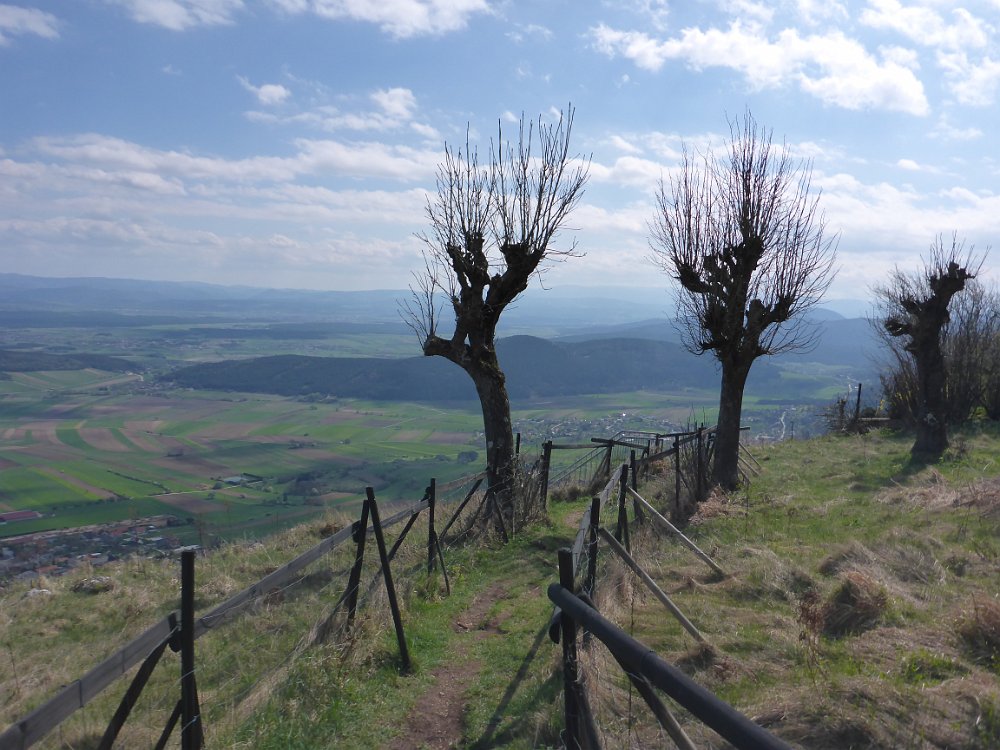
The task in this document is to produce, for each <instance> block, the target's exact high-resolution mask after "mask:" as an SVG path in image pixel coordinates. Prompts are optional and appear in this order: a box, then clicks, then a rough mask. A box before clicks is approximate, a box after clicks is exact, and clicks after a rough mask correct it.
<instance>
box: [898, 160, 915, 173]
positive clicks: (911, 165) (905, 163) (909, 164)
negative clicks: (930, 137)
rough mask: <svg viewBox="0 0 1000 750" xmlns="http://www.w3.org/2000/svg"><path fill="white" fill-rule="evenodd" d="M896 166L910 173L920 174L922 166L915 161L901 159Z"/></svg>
mask: <svg viewBox="0 0 1000 750" xmlns="http://www.w3.org/2000/svg"><path fill="white" fill-rule="evenodd" d="M896 166H897V167H899V168H900V169H905V170H907V171H909V172H919V171H920V170H921V166H920V165H919V164H917V163H916V162H915V161H913V159H900V160H899V161H897V162H896Z"/></svg>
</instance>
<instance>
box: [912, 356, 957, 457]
mask: <svg viewBox="0 0 1000 750" xmlns="http://www.w3.org/2000/svg"><path fill="white" fill-rule="evenodd" d="M922 339H923V340H917V341H914V343H913V349H912V351H913V354H914V359H915V360H916V364H917V410H916V411H917V413H916V431H917V436H916V440H915V441H914V442H913V447H912V448H911V449H910V455H911V456H912V457H913V458H914V459H917V460H921V461H925V460H932V459H936V458H939V457H940V456H941V454H942V453H944V451H945V449H946V448H947V447H948V425H947V419H946V415H945V380H946V376H945V362H944V354H943V353H942V352H941V342H940V337H939V336H924V337H922ZM918 347H919V351H917V348H918Z"/></svg>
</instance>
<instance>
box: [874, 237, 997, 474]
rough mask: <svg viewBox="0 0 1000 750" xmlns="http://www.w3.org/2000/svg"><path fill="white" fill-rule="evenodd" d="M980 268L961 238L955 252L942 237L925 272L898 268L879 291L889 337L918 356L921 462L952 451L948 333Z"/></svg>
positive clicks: (916, 448)
mask: <svg viewBox="0 0 1000 750" xmlns="http://www.w3.org/2000/svg"><path fill="white" fill-rule="evenodd" d="M980 265H982V259H981V258H976V257H975V256H974V255H973V251H972V248H970V249H969V251H968V252H966V250H965V246H964V243H961V242H959V241H958V238H957V237H952V241H951V247H950V248H949V247H946V246H945V244H944V241H943V240H942V238H941V237H938V238H937V239H936V240H935V241H934V244H933V245H931V248H930V252H929V254H928V259H927V261H926V262H925V263H924V268H923V271H922V272H920V273H905V272H903V271H900V270H899V269H898V268H897V269H896V270H895V271H893V273H892V275H891V276H890V278H889V283H888V284H887V285H885V286H881V287H876V288H875V289H874V290H873V291H874V292H875V296H876V298H877V304H878V313H877V315H878V317H879V319H880V320H881V322H882V325H883V327H884V328H885V331H886V333H887V334H888V335H889V336H891V337H894V338H900V337H902V340H903V342H904V343H903V348H904V349H905V350H906V351H907V352H908V353H909V354H910V355H911V356H912V357H913V365H914V369H915V370H916V383H915V385H916V389H915V394H914V396H913V400H914V404H915V413H914V426H915V429H916V439H915V440H914V442H913V447H912V448H911V449H910V455H911V456H912V457H913V458H914V459H916V460H918V461H928V460H933V459H935V458H937V457H939V456H940V455H941V454H942V453H944V450H945V448H947V447H948V414H947V399H946V384H947V381H948V375H947V364H946V361H945V355H944V349H943V347H942V330H943V329H944V328H945V326H946V325H947V324H948V321H949V320H950V317H951V316H950V313H949V309H948V308H949V305H951V302H952V298H953V297H954V296H955V295H956V294H958V293H960V292H961V291H962V290H964V289H965V287H966V284H967V282H969V281H970V280H971V279H974V278H975V277H976V273H978V270H979V266H980ZM968 375H969V374H968V373H966V374H965V376H968ZM956 377H957V375H956Z"/></svg>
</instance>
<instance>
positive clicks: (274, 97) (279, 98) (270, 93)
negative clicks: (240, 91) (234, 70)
mask: <svg viewBox="0 0 1000 750" xmlns="http://www.w3.org/2000/svg"><path fill="white" fill-rule="evenodd" d="M237 79H238V80H239V82H240V84H242V86H243V88H245V89H246V90H247V91H249V92H250V93H251V94H253V95H254V96H256V97H257V101H259V102H260V103H261V104H263V105H264V106H265V107H269V106H274V105H277V104H281V103H282V102H283V101H285V100H286V99H287V98H288V97H290V96H291V95H292V92H291V91H289V90H288V89H286V88H285V87H284V86H282V85H281V84H280V83H265V84H263V85H262V86H254V85H253V84H252V83H250V81H248V80H247V79H246V78H244V77H243V76H237Z"/></svg>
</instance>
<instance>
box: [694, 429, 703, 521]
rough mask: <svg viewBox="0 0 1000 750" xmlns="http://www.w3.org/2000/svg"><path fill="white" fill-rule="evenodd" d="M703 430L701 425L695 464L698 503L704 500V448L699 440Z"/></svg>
mask: <svg viewBox="0 0 1000 750" xmlns="http://www.w3.org/2000/svg"><path fill="white" fill-rule="evenodd" d="M704 429H705V426H704V425H702V426H701V427H699V428H698V459H697V462H698V463H697V465H698V477H697V480H696V481H697V487H698V491H697V494H696V502H699V503H700V502H701V501H702V500H704V499H705V490H704V487H705V464H704V461H703V458H704V447H703V443H702V439H701V436H702V431H703V430H704Z"/></svg>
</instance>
